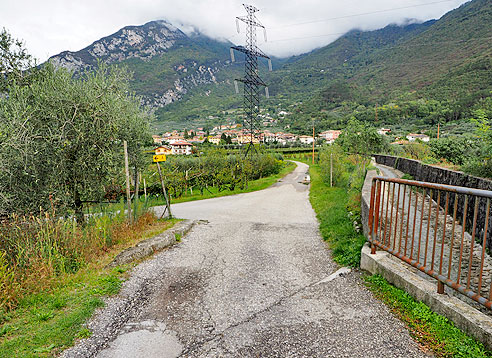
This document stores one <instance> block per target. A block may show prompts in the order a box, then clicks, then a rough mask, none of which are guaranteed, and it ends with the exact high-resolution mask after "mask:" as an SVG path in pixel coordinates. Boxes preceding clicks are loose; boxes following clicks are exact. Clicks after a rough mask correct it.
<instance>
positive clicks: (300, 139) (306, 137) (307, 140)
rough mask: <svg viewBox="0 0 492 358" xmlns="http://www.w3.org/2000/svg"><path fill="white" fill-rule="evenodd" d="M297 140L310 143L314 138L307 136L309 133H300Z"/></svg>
mask: <svg viewBox="0 0 492 358" xmlns="http://www.w3.org/2000/svg"><path fill="white" fill-rule="evenodd" d="M299 141H300V142H301V143H302V144H312V143H313V142H314V138H313V137H312V136H309V135H300V136H299Z"/></svg>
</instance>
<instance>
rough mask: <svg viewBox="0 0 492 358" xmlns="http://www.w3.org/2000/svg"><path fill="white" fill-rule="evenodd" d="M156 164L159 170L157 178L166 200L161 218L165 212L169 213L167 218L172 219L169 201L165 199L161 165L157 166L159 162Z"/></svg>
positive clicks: (165, 193) (165, 197)
mask: <svg viewBox="0 0 492 358" xmlns="http://www.w3.org/2000/svg"><path fill="white" fill-rule="evenodd" d="M156 164H157V170H159V178H160V179H161V186H162V192H163V194H164V199H166V209H164V212H163V213H162V215H161V217H163V216H164V213H165V212H166V210H167V211H168V213H169V218H172V217H173V215H172V214H171V205H170V204H169V199H168V197H167V192H166V187H165V186H164V179H163V178H162V172H161V165H160V164H159V162H157V163H156Z"/></svg>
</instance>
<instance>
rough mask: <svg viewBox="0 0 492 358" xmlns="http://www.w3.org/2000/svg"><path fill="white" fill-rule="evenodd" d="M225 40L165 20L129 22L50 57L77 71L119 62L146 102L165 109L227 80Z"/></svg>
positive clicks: (227, 57)
mask: <svg viewBox="0 0 492 358" xmlns="http://www.w3.org/2000/svg"><path fill="white" fill-rule="evenodd" d="M229 47H230V44H229V43H224V42H220V41H215V40H212V39H210V38H207V37H206V36H203V35H201V34H196V33H195V34H191V35H186V34H185V33H183V32H182V31H181V30H179V29H178V28H176V27H174V26H173V25H171V24H169V23H167V22H165V21H151V22H149V23H146V24H145V25H142V26H127V27H124V28H122V29H121V30H119V31H118V32H116V33H114V34H112V35H110V36H107V37H104V38H102V39H100V40H98V41H95V42H94V43H92V44H91V45H90V46H87V47H86V48H84V49H82V50H80V51H77V52H70V51H65V52H62V53H60V54H58V55H56V56H53V57H51V58H50V59H49V60H50V61H51V62H52V63H53V64H55V65H56V66H63V67H66V68H69V69H71V70H73V71H75V72H78V71H81V70H85V69H90V68H91V67H93V66H96V65H97V62H98V61H103V62H106V63H108V64H118V65H122V66H125V67H127V68H128V69H129V70H130V71H131V72H133V80H132V82H131V88H132V89H133V90H134V91H135V92H136V93H137V94H139V95H141V96H142V98H143V102H144V104H147V105H150V106H152V107H153V108H159V107H163V106H165V105H168V104H170V103H173V102H175V101H178V100H180V99H181V98H182V97H183V96H185V95H186V94H187V93H188V92H189V91H191V90H192V89H194V88H196V87H200V86H203V85H206V84H219V82H223V81H229V80H230V79H229V78H226V77H225V76H220V75H219V73H220V72H221V71H223V70H226V69H227V68H229V67H234V66H231V64H230V61H229Z"/></svg>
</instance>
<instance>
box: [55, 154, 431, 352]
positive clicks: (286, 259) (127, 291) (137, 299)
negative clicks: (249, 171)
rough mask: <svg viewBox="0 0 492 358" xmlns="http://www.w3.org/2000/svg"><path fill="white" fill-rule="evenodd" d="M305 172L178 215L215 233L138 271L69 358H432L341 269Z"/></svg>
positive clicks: (200, 231)
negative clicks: (322, 231)
mask: <svg viewBox="0 0 492 358" xmlns="http://www.w3.org/2000/svg"><path fill="white" fill-rule="evenodd" d="M297 164H298V167H297V168H296V170H295V171H294V172H292V173H291V174H289V175H287V176H286V177H285V178H284V179H282V180H281V181H279V182H278V183H277V184H275V185H274V186H272V187H270V188H268V189H266V190H262V191H257V192H253V193H248V194H239V195H235V196H230V197H221V198H216V199H210V200H203V201H195V202H189V203H182V204H176V205H173V208H172V210H173V214H174V215H176V216H177V217H181V218H186V219H192V220H206V222H202V223H201V224H198V225H196V226H194V227H193V229H192V230H191V231H190V233H189V234H188V235H187V236H186V237H184V238H183V239H182V242H180V243H179V244H178V245H175V246H173V247H172V248H171V249H169V250H166V251H163V252H160V253H158V254H157V255H155V256H154V257H153V258H152V259H151V260H148V261H146V262H143V263H142V264H140V265H139V266H137V267H136V268H135V269H134V270H133V272H132V274H131V277H130V279H129V280H128V281H127V282H126V283H125V285H124V287H123V289H122V291H121V293H120V295H119V296H117V297H114V298H111V299H109V300H108V304H107V306H106V308H105V309H104V310H102V311H101V312H99V314H98V315H97V316H96V317H95V318H94V319H93V320H92V321H91V323H90V325H89V328H91V329H93V331H94V333H93V336H92V337H91V338H89V339H86V340H83V341H81V342H80V343H79V344H78V345H77V346H76V347H74V348H72V349H70V350H68V351H66V352H65V354H64V356H65V357H95V356H97V357H146V358H150V357H260V356H261V357H426V356H427V355H426V354H425V353H423V352H422V351H420V350H419V347H418V345H417V343H415V342H414V341H413V340H412V338H411V337H410V336H409V334H408V331H407V330H406V328H405V327H404V325H403V324H402V323H401V322H400V321H399V320H397V319H396V318H395V317H393V315H392V314H391V313H390V312H389V311H388V308H387V307H386V306H385V305H384V304H383V303H381V302H379V301H378V300H376V299H375V298H374V297H373V296H372V294H371V293H370V292H369V291H368V290H367V289H366V288H365V286H364V285H363V283H362V280H361V279H360V277H359V273H357V272H354V271H352V272H351V271H349V270H346V269H345V270H341V271H339V267H338V266H337V265H336V264H335V263H334V262H333V261H332V260H331V258H330V253H329V250H328V249H327V247H326V245H325V243H324V242H323V241H322V239H321V236H320V234H319V232H318V223H317V221H316V217H315V214H314V212H313V210H312V208H311V205H310V203H309V198H308V195H309V186H307V185H305V184H302V183H300V182H302V181H303V180H304V178H305V176H306V172H307V169H308V167H307V165H305V164H302V163H297ZM334 273H335V274H334Z"/></svg>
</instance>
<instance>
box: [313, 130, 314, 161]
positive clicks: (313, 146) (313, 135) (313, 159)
mask: <svg viewBox="0 0 492 358" xmlns="http://www.w3.org/2000/svg"><path fill="white" fill-rule="evenodd" d="M313 165H314V122H313Z"/></svg>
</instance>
